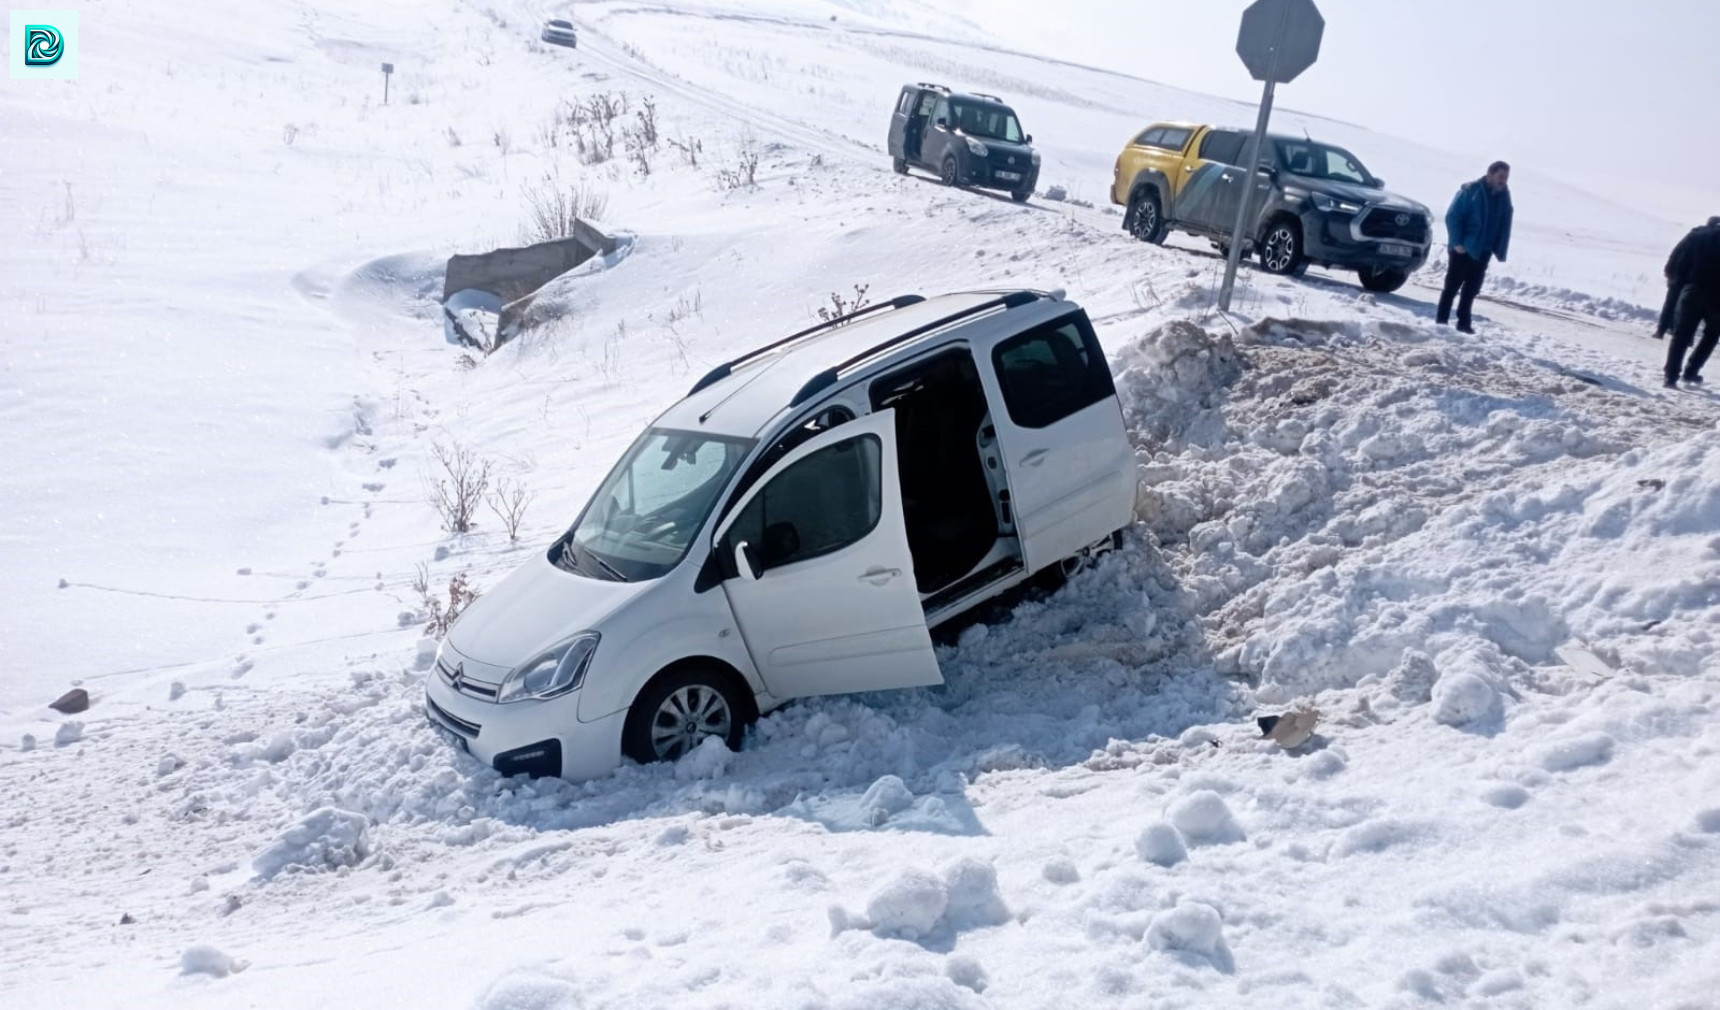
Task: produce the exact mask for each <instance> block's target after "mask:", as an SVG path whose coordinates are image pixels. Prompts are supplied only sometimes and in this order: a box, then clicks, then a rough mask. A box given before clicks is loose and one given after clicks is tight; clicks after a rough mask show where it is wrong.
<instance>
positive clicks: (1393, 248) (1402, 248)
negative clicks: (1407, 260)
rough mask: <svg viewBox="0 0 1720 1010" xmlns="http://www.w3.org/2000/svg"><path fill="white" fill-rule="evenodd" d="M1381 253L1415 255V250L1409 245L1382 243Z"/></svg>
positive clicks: (1386, 254)
mask: <svg viewBox="0 0 1720 1010" xmlns="http://www.w3.org/2000/svg"><path fill="white" fill-rule="evenodd" d="M1380 254H1381V255H1383V256H1414V255H1415V250H1414V249H1411V248H1410V247H1409V246H1407V245H1389V244H1388V245H1382V246H1380Z"/></svg>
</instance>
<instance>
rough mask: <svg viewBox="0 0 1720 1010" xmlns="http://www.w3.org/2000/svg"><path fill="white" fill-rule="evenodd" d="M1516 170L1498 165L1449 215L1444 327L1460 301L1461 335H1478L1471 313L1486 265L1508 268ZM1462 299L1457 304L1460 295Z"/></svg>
mask: <svg viewBox="0 0 1720 1010" xmlns="http://www.w3.org/2000/svg"><path fill="white" fill-rule="evenodd" d="M1510 182H1511V166H1510V165H1507V164H1505V163H1504V162H1503V161H1495V162H1494V163H1493V164H1491V165H1489V166H1488V167H1487V174H1486V175H1484V176H1482V177H1481V178H1479V179H1477V180H1475V181H1474V182H1467V183H1464V184H1463V188H1461V189H1459V190H1458V191H1457V196H1456V197H1455V198H1453V199H1452V201H1451V209H1450V210H1448V211H1446V212H1445V231H1446V235H1447V236H1448V238H1449V241H1450V244H1451V250H1450V252H1451V262H1450V265H1449V266H1447V267H1446V270H1445V290H1444V291H1443V292H1441V293H1440V296H1439V315H1438V317H1437V320H1438V322H1439V325H1441V326H1444V325H1445V324H1446V323H1447V322H1448V321H1450V319H1451V302H1452V299H1457V330H1458V332H1459V333H1474V332H1475V328H1474V327H1473V326H1471V325H1470V318H1469V313H1470V310H1471V309H1473V308H1474V307H1475V296H1476V295H1478V294H1480V293H1481V281H1482V279H1484V278H1485V277H1486V276H1487V262H1488V260H1490V259H1492V258H1493V257H1495V256H1497V257H1498V258H1499V262H1501V263H1503V262H1505V254H1506V253H1507V252H1509V251H1510V248H1511V188H1510V185H1509V184H1510ZM1460 291H1461V292H1462V297H1461V298H1458V292H1460Z"/></svg>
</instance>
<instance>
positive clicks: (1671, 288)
mask: <svg viewBox="0 0 1720 1010" xmlns="http://www.w3.org/2000/svg"><path fill="white" fill-rule="evenodd" d="M1704 228H1720V217H1711V218H1709V219H1708V223H1707V224H1706V225H1703V226H1702V227H1698V228H1692V229H1690V234H1688V235H1686V236H1684V238H1683V239H1682V240H1680V241H1679V243H1678V244H1677V245H1675V246H1673V247H1672V255H1671V256H1669V257H1667V259H1666V304H1664V305H1662V306H1661V307H1660V323H1659V324H1658V325H1657V326H1656V327H1655V330H1654V339H1656V340H1661V339H1664V338H1665V337H1666V335H1667V334H1668V333H1671V332H1672V327H1673V325H1674V324H1676V323H1677V321H1678V296H1679V295H1681V294H1683V293H1684V275H1685V274H1686V273H1688V272H1689V262H1688V261H1689V259H1690V245H1691V243H1692V242H1694V241H1696V236H1698V235H1700V234H1701V233H1702V231H1703V229H1704Z"/></svg>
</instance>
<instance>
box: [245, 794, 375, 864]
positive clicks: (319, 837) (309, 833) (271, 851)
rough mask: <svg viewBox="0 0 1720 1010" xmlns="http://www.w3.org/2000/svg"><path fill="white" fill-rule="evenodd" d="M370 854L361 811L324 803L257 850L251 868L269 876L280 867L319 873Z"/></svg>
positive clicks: (368, 824) (367, 828)
mask: <svg viewBox="0 0 1720 1010" xmlns="http://www.w3.org/2000/svg"><path fill="white" fill-rule="evenodd" d="M368 855H370V821H369V819H368V818H366V817H365V816H364V815H363V814H355V813H353V812H351V811H348V810H336V809H335V808H333V807H323V808H322V809H320V810H316V811H314V812H312V813H310V814H308V815H306V816H305V818H304V820H302V821H300V822H299V823H298V824H296V825H294V826H293V827H292V828H289V829H288V830H287V831H286V833H285V834H283V835H281V837H280V840H279V841H277V842H275V844H273V845H271V846H269V847H268V848H267V849H264V850H263V851H262V852H260V853H258V854H257V858H255V859H253V860H252V861H251V868H252V869H253V870H255V871H256V874H257V876H258V878H260V879H262V880H270V879H273V878H274V877H275V875H276V874H279V873H281V872H283V871H287V872H296V873H319V872H323V871H327V870H338V869H343V868H346V867H352V866H357V865H358V864H359V863H360V862H362V861H363V860H364V858H365V857H366V856H368Z"/></svg>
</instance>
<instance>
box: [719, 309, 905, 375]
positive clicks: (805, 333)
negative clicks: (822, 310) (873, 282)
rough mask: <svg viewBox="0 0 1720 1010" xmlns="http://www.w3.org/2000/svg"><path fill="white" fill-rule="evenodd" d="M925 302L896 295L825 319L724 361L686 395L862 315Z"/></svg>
mask: <svg viewBox="0 0 1720 1010" xmlns="http://www.w3.org/2000/svg"><path fill="white" fill-rule="evenodd" d="M925 300H926V299H925V296H924V295H898V296H897V297H895V298H892V299H890V300H889V301H887V302H879V303H878V304H876V305H868V306H866V307H865V308H863V309H861V310H860V311H858V312H850V313H848V314H847V315H845V316H837V317H836V318H834V319H826V320H825V321H824V322H821V323H819V324H818V325H817V326H809V327H807V328H806V329H804V330H801V331H799V332H797V333H790V334H789V335H788V336H786V337H783V338H782V339H781V340H777V341H773V342H771V343H768V344H766V345H764V346H763V347H760V348H757V349H755V350H751V351H748V352H747V353H745V354H743V355H741V356H740V357H738V358H735V359H733V360H731V361H725V362H723V363H722V364H720V365H718V366H717V367H715V368H713V369H711V370H710V371H709V372H706V373H705V377H704V378H702V379H700V380H699V381H698V382H695V383H694V384H693V388H692V389H690V390H688V391H687V395H688V396H692V395H693V394H694V393H697V392H698V391H699V390H701V389H705V388H706V387H708V386H711V385H714V384H716V383H718V382H721V381H723V380H724V379H726V378H728V377H729V376H730V375H731V374H733V373H734V370H735V369H736V368H739V367H740V366H741V365H744V364H746V363H747V362H749V361H752V360H753V359H755V358H759V357H762V356H764V355H766V354H769V353H770V352H771V351H775V350H779V349H781V348H784V347H787V346H788V345H789V344H792V343H794V342H795V341H797V340H804V339H806V338H807V337H810V336H813V335H814V334H818V333H822V332H824V331H825V330H829V329H834V328H835V327H837V326H841V325H842V324H843V323H846V322H849V321H851V320H854V319H858V318H860V317H861V316H864V315H870V314H871V313H873V312H877V311H879V310H881V309H905V308H907V307H908V306H910V305H918V304H920V303H921V302H923V301H925Z"/></svg>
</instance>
